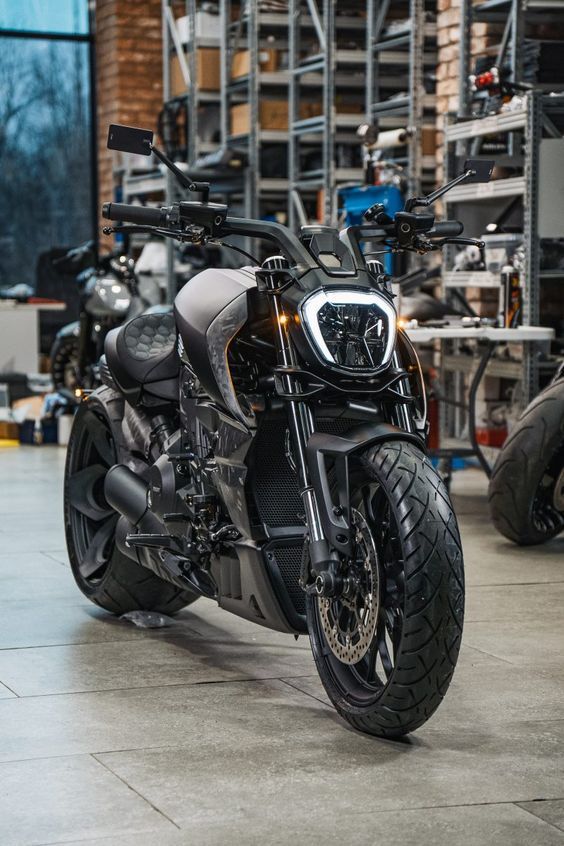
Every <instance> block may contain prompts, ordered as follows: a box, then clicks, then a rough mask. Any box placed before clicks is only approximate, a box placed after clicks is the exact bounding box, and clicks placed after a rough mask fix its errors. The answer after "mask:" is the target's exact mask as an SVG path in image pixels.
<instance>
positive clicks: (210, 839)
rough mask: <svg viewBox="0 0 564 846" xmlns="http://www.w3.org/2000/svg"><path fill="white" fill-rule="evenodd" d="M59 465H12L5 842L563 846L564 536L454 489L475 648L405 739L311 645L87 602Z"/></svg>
mask: <svg viewBox="0 0 564 846" xmlns="http://www.w3.org/2000/svg"><path fill="white" fill-rule="evenodd" d="M63 462H64V455H63V451H62V450H59V449H57V448H48V447H43V448H38V449H34V448H28V449H15V450H3V451H1V452H0V844H1V846H47V844H62V843H66V844H69V843H73V844H78V843H81V844H87V845H88V844H91V846H113V845H114V844H115V845H116V846H153V844H155V846H173V845H174V846H184V844H196V846H212V844H213V846H220V844H221V846H223V844H227V843H231V844H242V845H244V846H246V844H283V845H284V846H285V844H290V843H291V844H302V843H303V844H306V843H307V844H318V843H319V844H324V846H331V844H339V846H342V844H345V846H347V844H353V843H354V844H355V846H372V844H376V843H379V842H386V844H387V846H395V844H398V846H399V844H401V846H404V844H411V843H414V844H417V846H430V845H431V844H434V846H435V845H436V846H443V844H444V846H446V844H448V846H450V844H456V845H457V846H458V844H462V846H484V844H487V845H488V846H489V844H495V846H505V844H511V846H525V844H526V846H540V844H546V846H552V844H564V554H563V553H564V539H563V540H562V541H555V542H553V543H551V544H550V545H548V546H546V547H544V548H540V549H517V548H516V547H513V546H511V545H510V544H509V543H506V542H505V541H504V540H503V539H501V538H500V537H498V536H497V535H496V534H495V533H494V531H493V529H492V528H491V527H490V525H489V522H488V518H487V513H486V510H485V499H484V491H485V485H484V479H483V476H482V475H481V474H480V473H479V472H478V471H467V472H466V473H464V474H458V476H457V477H456V479H455V492H456V505H457V511H458V514H459V518H460V522H461V526H462V533H463V540H464V547H465V556H466V565H467V581H468V601H467V622H466V628H465V637H464V648H463V651H462V657H461V660H460V664H459V669H458V671H457V674H456V677H455V681H454V683H453V686H452V688H451V690H450V693H449V695H448V696H447V698H446V700H445V702H444V704H443V705H442V707H441V708H440V710H439V711H438V713H437V714H436V715H435V717H434V718H433V719H432V720H431V721H430V723H428V724H427V725H426V726H425V727H423V728H422V729H420V731H419V732H417V733H416V734H415V735H413V736H412V737H411V738H410V739H409V740H406V741H404V742H401V743H392V742H384V741H378V740H376V739H374V738H370V737H367V736H363V735H360V734H356V733H354V732H353V731H351V730H350V729H349V728H348V727H347V726H346V725H345V724H344V723H343V722H341V720H340V719H339V718H338V717H337V716H336V714H335V712H334V711H333V710H332V709H331V708H330V707H329V706H328V705H327V701H326V699H325V696H324V693H323V691H322V689H321V686H320V684H319V682H318V680H317V678H316V675H315V671H314V667H313V662H312V659H311V656H310V651H309V645H308V642H307V640H306V639H305V638H300V640H299V641H298V642H297V643H296V642H294V640H293V639H292V638H291V637H288V636H283V635H279V634H276V633H274V632H269V631H267V630H263V629H260V628H258V627H256V626H253V625H252V624H250V623H246V622H244V621H242V620H239V619H237V618H235V617H231V616H230V615H228V614H226V613H225V612H221V611H219V610H218V609H217V608H215V607H214V605H213V604H212V603H211V602H208V601H204V600H200V601H199V602H198V603H197V604H196V605H195V606H194V607H193V610H190V611H186V612H183V613H182V614H181V615H180V616H179V617H178V619H177V621H176V623H175V624H174V625H173V626H171V627H170V628H166V629H154V630H140V629H136V628H135V627H133V626H132V625H130V624H126V623H122V622H120V621H118V620H116V619H115V618H112V617H110V616H109V615H107V614H105V613H103V612H102V611H100V610H99V609H97V608H95V607H94V606H93V605H90V604H89V603H88V602H87V601H86V600H85V599H84V598H83V597H82V595H81V594H80V593H79V592H78V590H77V589H76V588H75V586H74V582H73V580H72V577H71V574H70V571H69V568H68V565H67V563H66V552H65V549H64V539H63V533H62V518H61V477H62V470H63Z"/></svg>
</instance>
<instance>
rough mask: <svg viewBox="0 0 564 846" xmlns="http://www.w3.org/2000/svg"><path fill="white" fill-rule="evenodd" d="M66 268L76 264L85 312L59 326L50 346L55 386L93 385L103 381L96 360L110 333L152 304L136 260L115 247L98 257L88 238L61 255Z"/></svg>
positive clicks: (57, 263) (60, 264) (59, 264)
mask: <svg viewBox="0 0 564 846" xmlns="http://www.w3.org/2000/svg"><path fill="white" fill-rule="evenodd" d="M53 264H54V265H55V266H56V267H58V268H60V267H64V268H65V269H66V270H67V272H68V271H69V270H70V269H72V268H76V269H77V271H78V272H77V277H76V282H77V285H78V286H79V291H80V317H79V319H78V320H77V321H75V322H73V323H68V324H67V325H66V326H63V328H62V329H60V330H59V332H58V333H57V335H56V337H55V341H54V343H53V347H52V349H51V375H52V377H53V383H54V386H55V389H56V390H61V389H66V390H68V391H74V390H76V389H92V388H94V387H96V385H97V384H99V381H98V371H97V363H98V360H99V358H100V356H101V354H102V352H103V350H104V340H105V338H106V335H107V334H108V332H109V331H110V329H113V328H114V327H115V326H118V325H119V324H120V323H122V322H123V321H124V320H126V319H127V318H128V317H133V316H135V315H136V314H139V313H140V312H141V311H143V309H144V308H146V307H147V304H145V303H141V301H140V300H139V297H138V296H136V294H137V286H136V278H135V272H134V263H133V261H132V260H131V259H129V258H128V257H127V256H126V255H123V254H122V253H120V252H115V253H111V254H108V255H106V256H102V257H101V258H100V259H99V260H98V261H96V253H95V245H94V242H93V241H88V242H87V243H85V244H82V245H81V246H80V247H75V248H74V249H72V250H69V252H68V253H67V254H66V255H64V256H62V257H61V258H59V259H56V260H55V261H54V262H53Z"/></svg>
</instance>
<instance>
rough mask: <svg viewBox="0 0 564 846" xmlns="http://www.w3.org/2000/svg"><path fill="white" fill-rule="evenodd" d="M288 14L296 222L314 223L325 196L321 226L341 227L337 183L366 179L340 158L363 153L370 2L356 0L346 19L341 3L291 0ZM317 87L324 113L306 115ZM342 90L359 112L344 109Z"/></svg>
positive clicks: (292, 216)
mask: <svg viewBox="0 0 564 846" xmlns="http://www.w3.org/2000/svg"><path fill="white" fill-rule="evenodd" d="M288 11H289V54H288V55H289V61H288V64H289V74H290V89H289V104H290V126H289V133H290V137H289V165H288V170H289V174H288V175H289V192H288V214H289V224H290V226H291V227H293V228H295V227H296V226H297V225H299V224H305V223H308V222H309V219H310V217H312V216H313V215H312V214H311V213H309V212H308V205H309V206H310V209H311V206H312V204H314V203H315V198H316V197H317V196H318V192H321V197H322V201H321V203H320V204H319V205H320V211H321V214H320V215H319V216H320V217H321V222H323V223H326V224H332V225H335V224H336V222H337V207H338V206H337V189H338V186H339V185H340V184H344V183H347V182H358V183H360V182H361V180H362V167H361V166H360V164H361V163H360V161H359V162H358V167H355V166H354V165H350V164H348V165H347V164H343V163H342V162H339V154H340V151H342V150H343V149H344V148H345V146H346V145H348V146H349V149H350V150H351V151H352V152H351V158H352V157H354V155H355V153H356V155H357V156H358V155H359V153H360V142H359V139H358V137H357V135H356V129H357V128H358V126H359V125H360V124H361V123H362V122H363V120H364V88H365V67H366V61H367V53H366V41H365V34H364V33H365V28H366V18H365V15H366V2H354V0H351V2H350V3H349V4H348V6H347V15H346V16H343V15H340V14H339V8H338V3H337V0H289V10H288ZM343 33H345V36H346V41H347V45H348V46H343V43H342V40H343V39H342V36H343ZM348 42H350V44H348ZM352 45H354V46H352ZM312 88H313V90H315V91H317V92H318V93H319V101H320V104H321V112H320V114H318V115H307V113H304V104H307V103H308V97H309V96H310V94H311V91H312ZM341 92H345V94H346V98H347V100H348V101H350V100H351V98H352V99H353V100H354V97H355V96H356V97H357V102H358V105H359V111H358V112H353V113H347V112H344V111H339V105H340V104H339V95H340V93H341ZM316 153H317V156H318V162H317V163H316V165H315V166H312V164H311V157H312V156H315V155H316ZM343 155H345V154H343ZM308 158H309V159H310V162H309V163H308V161H307V159H308Z"/></svg>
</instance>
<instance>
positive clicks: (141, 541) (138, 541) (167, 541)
mask: <svg viewBox="0 0 564 846" xmlns="http://www.w3.org/2000/svg"><path fill="white" fill-rule="evenodd" d="M125 543H126V546H133V547H136V546H142V547H145V548H150V549H170V550H171V551H173V552H180V551H181V550H180V547H179V545H178V542H177V541H176V540H175V538H173V537H171V536H170V535H143V534H135V535H126V538H125Z"/></svg>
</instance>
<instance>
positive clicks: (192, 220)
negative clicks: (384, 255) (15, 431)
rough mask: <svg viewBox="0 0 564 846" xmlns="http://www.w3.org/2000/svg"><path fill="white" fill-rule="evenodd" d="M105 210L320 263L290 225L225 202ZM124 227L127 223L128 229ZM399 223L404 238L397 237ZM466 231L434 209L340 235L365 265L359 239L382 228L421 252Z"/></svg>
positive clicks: (302, 265) (301, 262)
mask: <svg viewBox="0 0 564 846" xmlns="http://www.w3.org/2000/svg"><path fill="white" fill-rule="evenodd" d="M102 215H103V217H105V218H106V219H108V220H115V221H120V222H122V223H124V222H125V223H133V224H137V225H140V226H142V227H148V229H149V230H150V229H151V228H154V229H155V231H158V234H161V235H168V236H169V237H173V238H177V240H185V239H187V238H190V235H191V234H192V235H193V236H195V241H196V240H198V241H199V240H201V239H202V238H205V239H207V240H210V239H217V238H220V237H225V236H228V235H243V236H247V237H251V238H258V239H264V240H266V241H270V242H272V243H274V244H276V246H277V247H278V249H279V250H280V252H281V253H282V254H283V255H284V256H286V258H287V259H288V260H289V262H290V265H292V266H293V267H295V268H297V269H298V270H299V271H301V272H302V273H305V272H306V271H308V270H311V269H314V268H318V264H317V262H316V260H315V258H314V257H313V256H312V255H311V254H310V253H309V251H308V250H307V249H306V247H305V246H304V244H303V243H302V242H301V241H300V240H299V238H298V237H297V236H296V235H295V234H294V233H293V232H291V231H290V230H289V229H288V228H287V227H285V226H282V225H281V224H279V223H274V222H271V221H265V220H248V219H244V218H236V217H227V207H226V206H222V205H218V204H215V203H201V202H193V201H187V202H180V203H177V204H175V205H173V206H170V207H166V206H165V207H162V208H160V209H156V208H147V207H146V206H132V205H125V204H122V203H105V204H104V206H103V208H102ZM429 218H430V219H429ZM427 221H428V222H427ZM406 227H408V231H407V233H405V232H404V230H405V229H406ZM427 227H429V228H427ZM126 228H127V227H124V228H123V229H124V231H125V229H126ZM400 229H401V230H402V236H403V237H402V238H399V234H400V233H399V230H400ZM462 231H463V225H462V223H461V222H460V221H458V220H444V221H441V222H439V223H437V224H434V225H433V217H432V216H431V215H428V214H427V215H416V214H412V213H405V212H401V213H398V214H397V215H396V217H395V218H394V219H390V223H387V224H386V225H385V226H383V227H382V226H378V225H375V224H374V223H372V224H368V225H367V224H364V225H362V226H352V227H349V229H348V230H346V231H345V232H343V233H341V240H343V241H344V242H345V243H346V245H347V247H348V248H349V249H350V250H351V252H352V254H353V256H354V260H355V265H356V267H357V268H359V269H361V268H364V266H365V259H364V256H363V255H362V252H361V249H360V243H359V242H360V240H362V236H363V235H364V236H365V237H368V238H370V237H374V236H375V235H376V233H377V232H378V233H379V234H380V236H384V237H386V236H390V235H392V232H393V233H394V234H395V233H396V232H397V233H398V236H396V237H398V245H399V247H400V248H401V249H412V248H415V250H416V251H417V252H426V251H428V250H429V249H434V248H435V247H434V246H432V245H431V243H430V239H440V238H454V237H456V236H457V235H460V233H461V232H462ZM425 244H427V245H428V246H427V248H426V249H424V247H425ZM438 246H439V245H437V248H438ZM337 275H340V274H337Z"/></svg>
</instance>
